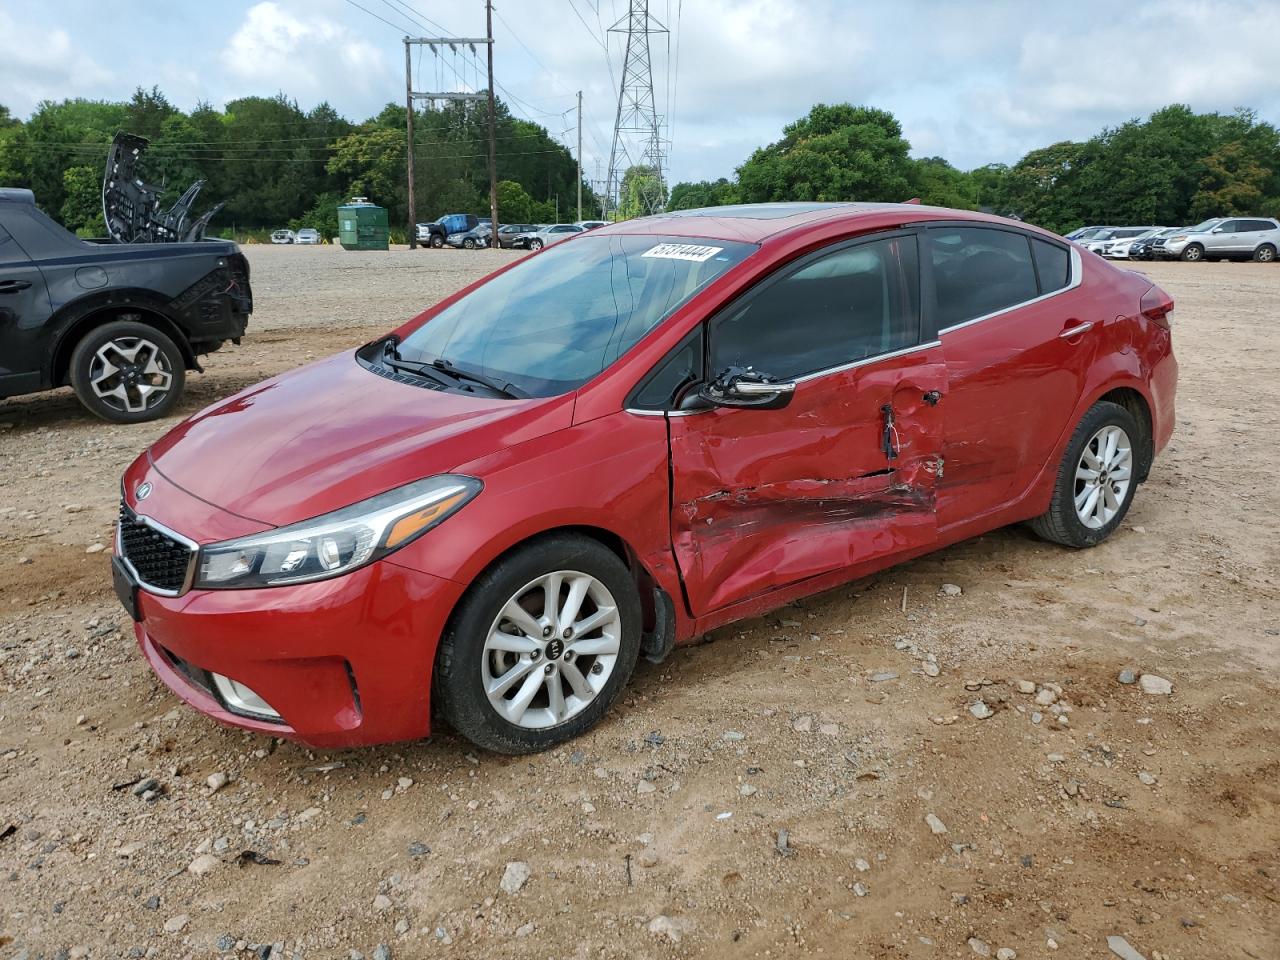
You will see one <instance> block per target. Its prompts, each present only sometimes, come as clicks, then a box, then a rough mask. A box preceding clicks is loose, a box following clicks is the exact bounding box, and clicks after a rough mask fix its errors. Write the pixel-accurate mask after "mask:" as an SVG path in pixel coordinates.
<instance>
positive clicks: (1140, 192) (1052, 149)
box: [667, 104, 1280, 233]
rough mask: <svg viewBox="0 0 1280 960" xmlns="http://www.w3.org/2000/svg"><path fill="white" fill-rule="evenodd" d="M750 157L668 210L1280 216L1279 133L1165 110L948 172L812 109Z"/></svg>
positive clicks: (864, 128)
mask: <svg viewBox="0 0 1280 960" xmlns="http://www.w3.org/2000/svg"><path fill="white" fill-rule="evenodd" d="M782 133H783V136H782V139H781V140H779V141H777V142H776V143H771V144H769V145H768V146H765V147H761V148H760V149H758V150H756V151H755V152H753V153H752V154H751V156H750V157H749V158H748V159H747V161H746V162H745V163H743V164H742V166H740V167H738V169H737V171H736V175H735V177H734V178H733V179H732V180H730V179H727V178H721V179H719V180H714V181H701V182H698V183H677V184H676V185H675V186H673V187H672V188H671V191H670V195H669V197H668V199H667V208H668V209H671V210H683V209H692V208H695V207H704V206H720V205H723V204H729V203H760V202H768V201H784V200H815V201H833V200H876V201H902V200H907V199H909V198H913V197H918V198H919V199H920V200H921V202H923V203H927V204H933V205H936V206H943V207H959V208H962V209H986V210H990V211H992V212H994V213H998V214H1002V215H1004V216H1014V217H1018V218H1020V219H1022V220H1026V221H1028V222H1030V223H1035V224H1038V225H1039V226H1042V227H1047V228H1048V229H1050V230H1055V231H1058V232H1061V233H1065V232H1067V231H1069V230H1073V229H1075V228H1076V227H1079V226H1082V225H1085V224H1090V223H1101V224H1105V223H1116V224H1124V223H1130V224H1147V223H1149V224H1163V225H1168V226H1181V225H1183V224H1192V223H1196V222H1199V221H1200V220H1203V219H1205V218H1207V217H1211V216H1249V215H1253V216H1273V217H1275V216H1280V132H1277V130H1276V127H1275V126H1273V125H1272V124H1270V123H1265V122H1262V121H1260V120H1259V119H1258V117H1257V115H1256V114H1255V113H1254V112H1253V111H1251V110H1247V109H1239V110H1236V111H1235V112H1233V113H1229V114H1221V113H1200V114H1197V113H1195V112H1193V111H1192V110H1191V109H1190V108H1189V107H1186V106H1183V105H1181V104H1174V105H1171V106H1168V107H1164V108H1163V109H1161V110H1157V111H1156V112H1155V113H1153V114H1151V116H1150V117H1148V118H1147V119H1146V120H1131V121H1129V122H1128V123H1124V124H1121V125H1120V126H1118V127H1111V128H1107V129H1104V130H1103V131H1101V132H1100V133H1098V134H1097V135H1096V136H1094V137H1092V138H1090V139H1089V140H1086V141H1084V142H1076V141H1062V142H1060V143H1055V144H1052V145H1051V146H1047V147H1042V148H1040V149H1038V150H1032V151H1031V152H1030V153H1028V154H1027V155H1026V156H1025V157H1023V158H1022V159H1021V160H1019V161H1018V162H1017V163H1015V164H1013V165H1011V166H1010V165H1005V164H991V165H988V166H985V167H979V168H978V169H976V170H968V171H963V170H958V169H956V168H955V167H953V166H952V165H951V164H950V163H948V162H947V161H946V160H945V159H943V158H942V157H926V158H923V159H915V158H912V157H911V156H910V149H911V147H910V144H909V143H908V142H907V141H906V139H905V138H904V137H903V136H902V127H901V125H900V124H899V123H898V121H897V119H896V118H894V116H893V115H892V114H891V113H888V112H886V111H884V110H878V109H875V108H873V107H861V106H852V105H850V104H836V105H827V104H818V105H817V106H815V107H814V108H813V109H812V110H811V111H809V113H808V115H807V116H805V117H802V118H801V119H799V120H797V121H795V122H794V123H792V124H789V125H788V126H786V127H784V128H783V131H782Z"/></svg>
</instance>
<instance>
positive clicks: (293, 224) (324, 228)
mask: <svg viewBox="0 0 1280 960" xmlns="http://www.w3.org/2000/svg"><path fill="white" fill-rule="evenodd" d="M345 202H346V198H345V197H343V196H342V194H340V193H322V194H320V196H318V197H316V199H315V202H314V203H313V204H312V205H311V208H310V209H309V210H307V211H306V212H305V213H303V214H302V216H300V217H295V218H294V219H292V220H290V221H289V229H290V230H301V229H302V228H303V227H314V228H315V229H316V230H318V231H319V232H320V237H321V239H323V240H326V241H328V240H332V239H333V238H334V237H336V236H337V235H338V206H339V205H340V204H342V203H345Z"/></svg>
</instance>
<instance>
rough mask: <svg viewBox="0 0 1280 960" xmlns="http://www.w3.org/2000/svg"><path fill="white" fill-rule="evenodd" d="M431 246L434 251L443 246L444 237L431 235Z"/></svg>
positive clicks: (436, 234) (435, 234)
mask: <svg viewBox="0 0 1280 960" xmlns="http://www.w3.org/2000/svg"><path fill="white" fill-rule="evenodd" d="M431 246H432V247H433V248H434V249H436V250H439V249H440V248H441V247H443V246H444V237H442V236H440V234H438V233H433V234H432V235H431Z"/></svg>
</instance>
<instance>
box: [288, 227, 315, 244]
mask: <svg viewBox="0 0 1280 960" xmlns="http://www.w3.org/2000/svg"><path fill="white" fill-rule="evenodd" d="M293 242H294V243H319V242H320V231H319V230H317V229H316V228H315V227H303V228H302V229H301V230H299V231H298V233H297V235H296V236H295V237H294V238H293Z"/></svg>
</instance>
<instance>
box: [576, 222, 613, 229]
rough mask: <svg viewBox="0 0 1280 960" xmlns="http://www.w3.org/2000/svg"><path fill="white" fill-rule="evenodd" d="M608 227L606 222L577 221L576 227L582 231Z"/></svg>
mask: <svg viewBox="0 0 1280 960" xmlns="http://www.w3.org/2000/svg"><path fill="white" fill-rule="evenodd" d="M608 225H609V221H608V220H579V221H578V226H580V227H582V229H584V230H594V229H595V228H596V227H607V226H608Z"/></svg>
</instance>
